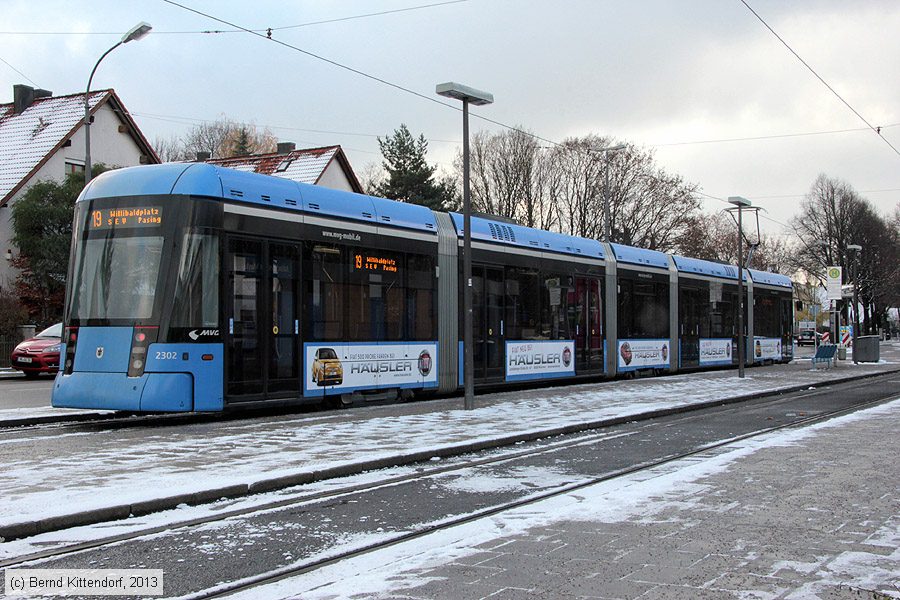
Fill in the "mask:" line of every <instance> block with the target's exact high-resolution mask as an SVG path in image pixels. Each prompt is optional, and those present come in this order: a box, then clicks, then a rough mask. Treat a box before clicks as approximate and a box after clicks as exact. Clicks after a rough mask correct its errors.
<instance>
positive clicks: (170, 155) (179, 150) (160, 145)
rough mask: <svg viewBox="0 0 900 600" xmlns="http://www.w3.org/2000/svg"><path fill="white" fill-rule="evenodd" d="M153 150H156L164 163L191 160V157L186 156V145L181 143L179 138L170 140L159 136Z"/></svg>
mask: <svg viewBox="0 0 900 600" xmlns="http://www.w3.org/2000/svg"><path fill="white" fill-rule="evenodd" d="M153 149H154V150H156V154H157V156H159V160H161V161H162V162H164V163H167V162H178V161H183V160H188V159H189V157H187V156H186V155H185V149H184V145H183V144H182V143H181V139H180V138H178V137H177V136H173V137H169V138H163V137H159V136H157V137H156V139H154V140H153Z"/></svg>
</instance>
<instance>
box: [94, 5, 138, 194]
mask: <svg viewBox="0 0 900 600" xmlns="http://www.w3.org/2000/svg"><path fill="white" fill-rule="evenodd" d="M151 29H153V27H151V26H150V24H149V23H145V22H144V21H141V22H140V23H138V24H137V25H135V26H134V27H132V28H131V29H129V30H128V33H126V34H125V35H123V36H122V39H121V40H119V42H118V43H117V44H116V45H115V46H113V47H112V48H110V49H109V50H107V51H106V52H104V53H103V56H101V57H100V60H98V61H97V64H95V65H94V68H93V69H92V70H91V76H90V77H88V83H87V89H86V90H85V91H84V185H85V186H87V184H88V183H90V182H91V106H90V102H89V97H90V94H91V81H92V80H93V79H94V73H96V72H97V67H99V66H100V62H101V61H102V60H103V59H104V58H106V55H107V54H109V53H110V52H112V51H113V50H115V49H116V48H118V47H119V46H121V45H122V44H127V43H128V42H131V41H134V40H139V39H141V38H142V37H144V36H145V35H147V34H148V33H150V30H151Z"/></svg>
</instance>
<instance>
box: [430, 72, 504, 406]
mask: <svg viewBox="0 0 900 600" xmlns="http://www.w3.org/2000/svg"><path fill="white" fill-rule="evenodd" d="M435 92H436V93H437V94H438V95H439V96H444V97H445V98H453V99H454V100H462V103H463V105H462V113H463V354H464V356H465V360H464V362H463V386H464V394H465V400H464V406H465V409H466V410H472V409H474V408H475V346H474V342H473V339H472V338H473V337H474V336H473V330H472V329H473V315H472V312H473V308H472V197H471V196H472V195H471V192H470V183H469V104H474V105H475V106H484V105H486V104H491V103H492V102H493V101H494V95H493V94H490V93H488V92H482V91H479V90H476V89H473V88H470V87H468V86H465V85H461V84H459V83H454V82H452V81H451V82H448V83H441V84H438V85H437V87H436V88H435Z"/></svg>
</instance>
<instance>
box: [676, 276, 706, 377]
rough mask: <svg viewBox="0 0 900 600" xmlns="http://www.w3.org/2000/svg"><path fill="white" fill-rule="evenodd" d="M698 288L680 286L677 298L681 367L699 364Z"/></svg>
mask: <svg viewBox="0 0 900 600" xmlns="http://www.w3.org/2000/svg"><path fill="white" fill-rule="evenodd" d="M700 292H701V290H700V289H698V288H690V287H681V290H680V296H679V298H678V312H679V313H680V315H679V317H680V318H679V320H678V327H679V332H678V333H679V337H680V338H681V340H680V342H681V343H680V348H681V368H691V367H699V366H700V319H701V317H702V315H701V314H700V311H701V304H700Z"/></svg>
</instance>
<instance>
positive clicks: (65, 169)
mask: <svg viewBox="0 0 900 600" xmlns="http://www.w3.org/2000/svg"><path fill="white" fill-rule="evenodd" d="M84 100H85V94H83V93H81V94H70V95H67V96H53V93H52V92H49V91H47V90H41V89H35V88H32V87H30V86H27V85H15V86H13V101H12V102H10V103H8V104H0V289H7V290H8V289H10V288H11V287H12V285H13V283H14V281H15V277H16V275H15V270H14V269H13V268H12V266H11V265H10V259H11V258H12V257H13V256H14V255H16V254H18V249H17V248H16V247H15V246H14V244H13V243H12V237H13V231H12V219H11V215H12V207H13V205H14V204H15V203H16V202H17V201H18V200H19V199H20V198H21V197H22V196H23V195H24V194H25V192H26V191H27V190H28V188H29V187H30V186H31V185H32V184H34V183H36V182H38V181H44V180H54V181H63V180H64V179H65V177H66V175H68V174H69V173H73V172H84V160H85V156H84V155H85V147H84V145H85V143H84ZM88 106H89V109H90V116H91V161H92V162H93V163H94V164H97V163H105V164H107V165H110V166H120V167H128V166H134V165H140V164H155V163H159V157H158V156H157V155H156V152H155V151H154V150H153V147H152V146H151V145H150V143H149V142H148V141H147V139H146V138H145V137H144V134H143V133H141V130H140V129H139V128H138V126H137V124H136V123H135V122H134V120H133V119H132V118H131V116H130V115H129V114H128V111H127V110H126V109H125V106H124V105H123V104H122V101H121V99H120V98H119V97H118V96H117V95H116V93H115V91H113V90H98V91H94V92H90V94H89V96H88Z"/></svg>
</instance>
